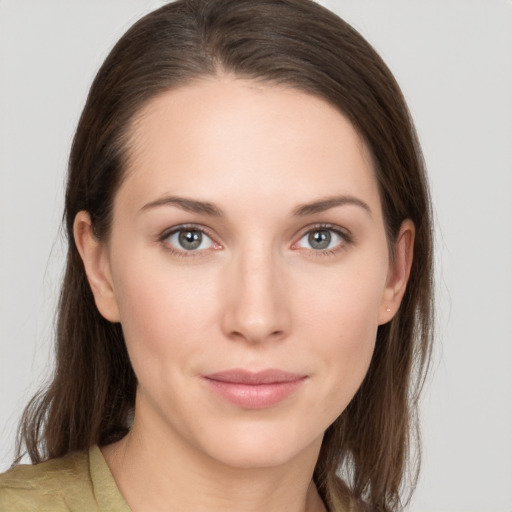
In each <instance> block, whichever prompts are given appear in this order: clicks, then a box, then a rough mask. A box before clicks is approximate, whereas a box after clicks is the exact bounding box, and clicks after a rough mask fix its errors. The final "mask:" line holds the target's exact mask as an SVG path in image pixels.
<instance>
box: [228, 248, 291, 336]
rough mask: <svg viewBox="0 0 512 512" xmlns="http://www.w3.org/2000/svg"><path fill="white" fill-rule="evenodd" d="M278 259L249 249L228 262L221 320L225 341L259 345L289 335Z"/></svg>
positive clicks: (285, 295) (260, 251)
mask: <svg viewBox="0 0 512 512" xmlns="http://www.w3.org/2000/svg"><path fill="white" fill-rule="evenodd" d="M278 259H279V257H278V256H275V255H273V254H272V252H271V251H270V250H268V251H264V250H259V251H257V252H255V251H250V250H249V251H245V252H244V253H243V254H240V255H238V256H237V257H234V258H233V260H231V262H230V264H229V269H228V271H227V275H226V280H225V290H224V292H225V293H224V301H223V304H224V311H223V320H222V329H223V331H224V333H225V335H226V336H228V337H229V338H231V339H234V340H236V339H238V340H245V341H246V342H249V343H261V342H264V341H268V340H278V339H283V338H285V337H286V336H287V335H288V334H289V331H290V328H291V318H290V316H291V315H290V311H289V308H288V301H287V287H286V283H285V277H284V273H283V269H281V268H280V265H279V264H278V261H277V260H278Z"/></svg>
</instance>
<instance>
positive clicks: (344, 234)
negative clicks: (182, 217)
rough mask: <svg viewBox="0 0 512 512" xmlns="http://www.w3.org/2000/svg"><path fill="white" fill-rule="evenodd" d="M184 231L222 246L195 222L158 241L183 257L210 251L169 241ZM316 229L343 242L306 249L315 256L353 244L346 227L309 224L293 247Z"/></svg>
mask: <svg viewBox="0 0 512 512" xmlns="http://www.w3.org/2000/svg"><path fill="white" fill-rule="evenodd" d="M184 231H198V232H200V233H202V234H204V235H206V236H207V237H208V238H209V239H210V240H211V242H212V244H213V245H214V248H213V250H219V249H221V248H222V246H221V245H220V244H219V243H218V242H216V241H215V238H214V237H213V236H212V235H211V234H210V232H209V230H208V229H206V228H205V227H203V226H198V225H195V224H182V225H180V226H175V227H173V228H171V229H167V230H165V231H164V232H162V233H161V234H160V235H159V236H158V242H160V243H161V244H162V245H163V246H164V247H165V249H166V250H167V251H169V252H170V253H171V254H176V255H178V256H181V257H185V258H190V257H201V256H206V255H207V251H209V250H210V248H208V249H200V250H189V251H187V250H186V249H178V248H176V247H173V246H172V245H171V244H170V243H169V242H168V239H169V238H170V237H171V236H172V235H175V234H177V233H180V232H184ZM315 231H329V232H331V233H334V234H335V235H336V236H338V237H339V238H341V242H340V243H339V244H338V245H337V246H336V247H333V248H331V249H319V250H315V249H305V250H307V251H308V252H309V253H310V254H312V255H314V256H321V257H323V256H333V255H335V254H337V253H338V252H339V251H341V250H343V249H344V248H346V246H347V245H351V244H353V242H354V240H353V237H352V234H351V233H350V232H348V231H347V230H346V229H342V228H340V227H339V226H335V225H332V224H315V225H313V226H308V227H306V228H304V229H303V230H302V231H301V234H300V237H299V238H298V239H297V241H296V242H294V243H293V244H292V248H294V246H297V244H298V243H299V242H300V241H301V240H302V239H303V238H304V237H305V236H306V235H308V234H310V233H314V232H315ZM298 249H300V248H299V247H297V248H296V249H295V250H298Z"/></svg>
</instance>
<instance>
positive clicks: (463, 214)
mask: <svg viewBox="0 0 512 512" xmlns="http://www.w3.org/2000/svg"><path fill="white" fill-rule="evenodd" d="M162 3H163V2H156V1H149V0H44V1H41V0H3V1H2V0H0V172H1V174H0V470H4V469H7V467H8V466H9V464H10V463H11V461H12V454H13V446H14V432H15V426H16V423H17V421H18V418H19V415H20V413H21V410H22V408H23V406H24V404H25V403H26V402H27V400H28V398H29V397H30V396H31V394H32V393H33V392H34V391H35V390H36V389H37V387H38V385H39V384H40V383H41V382H42V380H43V379H44V378H45V376H47V375H48V373H49V368H51V362H50V361H51V357H50V356H51V340H52V335H53V321H54V318H53V315H54V309H55V302H56V297H57V294H58V289H59V282H60V275H61V271H62V267H63V254H64V249H63V247H64V246H63V243H62V238H61V235H60V234H59V225H60V216H61V210H62V202H63V201H62V198H63V183H64V174H65V170H66V159H67V155H68V151H69V147H70V143H71V139H72V136H73V131H74V128H75V126H76V123H77V120H78V116H79V113H80V110H81V108H82V106H83V104H84V101H85V97H86V94H87V90H88V87H89V85H90V83H91V80H92V78H93V76H94V73H95V71H96V70H97V68H98V66H99V65H100V63H101V62H102V60H103V59H104V58H105V56H106V55H107V53H108V51H109V49H110V48H111V47H112V45H113V44H114V42H115V41H116V40H117V39H118V38H119V37H120V36H121V34H122V33H123V32H124V31H125V30H126V29H127V28H128V26H129V25H130V24H131V23H133V22H134V21H135V20H136V19H138V18H139V17H140V15H142V14H144V13H145V12H147V11H148V10H150V9H152V8H154V7H157V6H159V5H161V4H162ZM321 3H323V4H324V5H327V6H328V7H330V8H331V9H333V10H335V11H336V12H337V13H338V14H340V15H341V16H342V17H343V18H345V19H346V20H347V21H349V22H350V23H352V24H353V25H354V26H355V27H356V28H357V29H358V30H359V31H360V32H361V33H362V34H363V35H364V36H365V37H366V38H367V39H368V40H369V41H370V42H371V43H372V44H373V45H374V46H375V47H376V49H377V50H378V51H379V52H380V54H381V55H382V56H383V57H384V59H385V60H386V62H387V63H388V65H389V66H390V68H391V70H392V71H393V72H394V73H395V76H396V77H397V79H398V82H399V83H400V85H401V86H402V89H403V91H404V94H405V96H406V98H407V100H408V102H409V104H410V108H411V111H412V113H413V116H414V119H415V121H416V125H417V128H418V131H419V135H420V139H421V141H422V144H423V148H424V152H425V157H426V161H427V165H428V168H429V173H430V179H431V184H432V195H433V199H434V203H435V210H436V221H437V281H438V301H437V303H438V321H437V340H436V343H437V345H436V353H435V356H436V357H435V364H434V372H433V375H432V377H431V379H430V380H429V382H428V384H427V387H426V390H425V398H424V401H423V405H422V417H423V426H424V427H423V430H424V465H423V472H422V476H421V479H420V482H419V486H418V489H417V493H416V496H415V499H414V501H413V503H412V505H411V507H410V510H413V511H415V512H511V511H512V327H511V325H512V3H511V2H510V1H506V0H479V1H476V0H458V1H456V0H442V1H441V0H437V1H436V0H416V1H411V0H331V1H327V0H326V1H324V2H321Z"/></svg>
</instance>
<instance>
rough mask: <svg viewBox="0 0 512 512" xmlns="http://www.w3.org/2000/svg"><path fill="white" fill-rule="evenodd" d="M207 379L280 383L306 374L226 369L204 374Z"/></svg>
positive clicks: (242, 382) (291, 380)
mask: <svg viewBox="0 0 512 512" xmlns="http://www.w3.org/2000/svg"><path fill="white" fill-rule="evenodd" d="M204 377H205V378H206V379H209V380H215V381H217V382H226V383H230V384H246V385H253V386H255V385H258V384H279V383H282V382H295V381H297V380H301V379H304V378H305V377H306V375H303V374H302V375H301V374H298V373H292V372H287V371H285V370H275V369H269V370H262V371H257V372H253V371H250V370H244V369H238V368H236V369H233V370H225V371H222V372H216V373H211V374H208V375H205V376H204Z"/></svg>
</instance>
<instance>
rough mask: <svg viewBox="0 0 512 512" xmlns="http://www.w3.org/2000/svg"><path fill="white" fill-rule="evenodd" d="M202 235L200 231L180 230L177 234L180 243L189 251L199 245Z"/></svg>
mask: <svg viewBox="0 0 512 512" xmlns="http://www.w3.org/2000/svg"><path fill="white" fill-rule="evenodd" d="M202 239H203V235H202V233H201V232H200V231H182V232H181V233H180V236H179V240H180V245H181V246H182V247H183V248H184V249H187V250H188V251H191V250H193V249H197V248H198V247H199V246H200V245H201V241H202Z"/></svg>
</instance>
